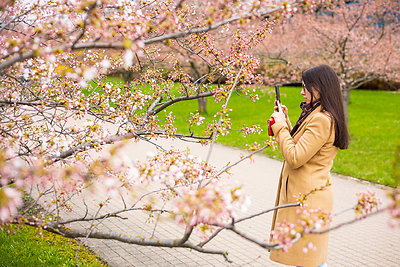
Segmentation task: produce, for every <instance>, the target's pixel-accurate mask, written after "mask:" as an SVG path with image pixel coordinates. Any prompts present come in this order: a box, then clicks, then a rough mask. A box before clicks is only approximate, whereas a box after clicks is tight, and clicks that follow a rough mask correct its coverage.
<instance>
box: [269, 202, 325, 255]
mask: <svg viewBox="0 0 400 267" xmlns="http://www.w3.org/2000/svg"><path fill="white" fill-rule="evenodd" d="M296 213H297V218H298V219H297V222H296V224H294V223H290V222H287V221H284V222H282V223H277V224H276V225H275V228H274V230H273V231H272V233H271V234H272V236H271V242H272V243H277V244H279V245H281V246H282V247H283V248H282V249H283V251H287V250H288V249H289V248H291V247H292V245H293V241H294V240H296V239H300V238H302V237H303V236H304V235H305V234H308V233H310V232H311V231H319V230H323V229H324V228H327V227H328V226H329V224H330V223H331V220H332V218H331V215H330V214H329V213H326V212H323V211H321V209H316V210H315V209H308V208H306V207H305V206H303V207H301V208H299V209H297V210H296ZM315 249H316V248H315V245H314V244H312V243H311V242H307V244H306V245H305V246H304V247H303V251H304V253H307V252H308V251H309V250H315Z"/></svg>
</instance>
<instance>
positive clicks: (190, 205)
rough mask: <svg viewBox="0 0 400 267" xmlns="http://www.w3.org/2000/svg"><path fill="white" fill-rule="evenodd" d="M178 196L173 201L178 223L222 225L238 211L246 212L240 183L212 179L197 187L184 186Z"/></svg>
mask: <svg viewBox="0 0 400 267" xmlns="http://www.w3.org/2000/svg"><path fill="white" fill-rule="evenodd" d="M177 191H178V194H179V195H180V197H179V198H177V199H176V200H175V201H174V205H173V212H174V217H175V219H176V220H177V221H178V222H179V223H184V224H189V225H192V226H196V225H200V224H222V223H227V222H230V221H231V219H232V218H235V217H236V216H237V211H242V212H244V211H246V210H247V207H248V206H249V204H250V201H249V198H248V197H247V196H246V195H244V194H243V190H242V187H241V186H237V187H232V185H230V184H228V183H227V184H225V185H223V183H221V182H220V181H218V180H212V181H210V182H208V183H207V184H206V185H205V186H202V187H200V188H197V187H192V188H190V187H187V188H182V189H179V190H177Z"/></svg>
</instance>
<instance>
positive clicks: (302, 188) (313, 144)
mask: <svg viewBox="0 0 400 267" xmlns="http://www.w3.org/2000/svg"><path fill="white" fill-rule="evenodd" d="M272 130H273V131H274V134H275V138H276V140H277V142H278V145H279V147H280V150H281V153H282V155H283V157H284V159H285V161H284V162H283V167H282V171H281V175H280V178H279V186H278V194H277V198H276V202H275V205H276V206H277V205H283V204H288V203H296V198H295V197H294V196H295V195H296V196H297V195H298V194H299V192H300V193H303V194H305V193H308V192H310V191H311V190H312V189H315V188H320V187H321V186H324V185H326V183H327V181H328V180H329V179H330V170H331V167H332V164H333V159H334V158H335V156H336V154H337V150H338V149H337V147H335V146H334V145H333V142H334V141H335V133H334V126H333V123H332V119H331V117H330V116H329V115H328V114H327V113H325V112H321V107H317V108H316V109H315V110H314V111H313V112H312V113H311V114H310V115H308V116H307V118H306V119H305V120H304V121H303V123H302V124H301V125H300V127H299V129H298V130H297V131H296V133H295V134H294V135H293V138H292V137H291V136H290V130H291V125H290V122H289V123H288V122H286V123H285V122H278V123H275V124H274V125H272ZM305 203H307V208H310V209H317V208H321V209H322V210H323V211H325V212H331V211H332V206H333V194H332V189H331V187H330V186H329V187H328V189H326V190H324V191H317V192H316V193H314V194H311V195H310V196H309V197H308V199H307V200H306V202H305ZM296 209H298V208H297V207H294V208H285V209H280V210H278V211H277V212H276V211H275V213H274V216H273V220H272V230H273V229H274V227H275V223H277V222H283V221H284V220H286V221H287V222H292V223H296V222H297V216H296ZM328 237H329V236H328V234H324V235H305V238H303V239H301V240H300V241H299V242H297V243H295V244H294V245H293V247H291V248H290V249H289V251H288V252H283V251H282V250H273V251H271V254H270V258H271V260H273V261H276V262H279V263H283V264H287V265H295V266H318V265H320V264H322V263H324V262H325V261H326V259H327V254H328ZM309 241H311V242H312V243H313V244H314V245H315V246H316V247H317V249H316V250H315V251H313V250H309V251H308V252H307V253H304V252H303V247H304V246H305V245H306V244H307V243H308V242H309Z"/></svg>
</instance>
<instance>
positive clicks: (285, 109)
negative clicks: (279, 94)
mask: <svg viewBox="0 0 400 267" xmlns="http://www.w3.org/2000/svg"><path fill="white" fill-rule="evenodd" d="M281 107H282V112H283V113H284V114H285V118H286V119H287V118H288V109H287V107H286V106H285V105H281ZM274 110H275V112H278V111H279V110H278V100H275V107H274Z"/></svg>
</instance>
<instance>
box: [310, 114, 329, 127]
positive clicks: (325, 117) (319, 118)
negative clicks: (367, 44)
mask: <svg viewBox="0 0 400 267" xmlns="http://www.w3.org/2000/svg"><path fill="white" fill-rule="evenodd" d="M311 121H314V122H318V123H319V124H322V125H330V124H331V122H332V115H331V114H330V113H329V112H327V111H325V110H321V111H320V112H316V113H314V114H313V116H312V118H310V122H311Z"/></svg>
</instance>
